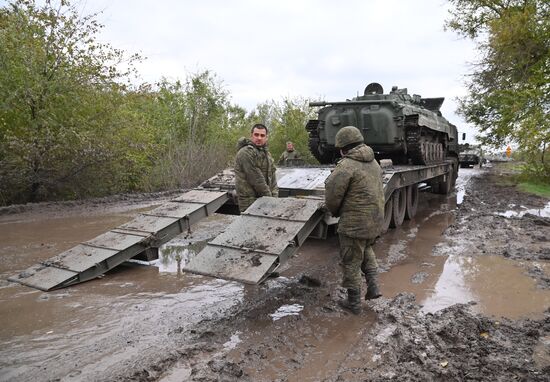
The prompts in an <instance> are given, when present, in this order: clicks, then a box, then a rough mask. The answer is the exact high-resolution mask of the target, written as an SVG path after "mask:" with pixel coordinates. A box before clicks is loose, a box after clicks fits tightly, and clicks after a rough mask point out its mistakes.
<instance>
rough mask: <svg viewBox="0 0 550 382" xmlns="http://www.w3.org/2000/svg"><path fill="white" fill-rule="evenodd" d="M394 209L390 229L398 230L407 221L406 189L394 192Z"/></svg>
mask: <svg viewBox="0 0 550 382" xmlns="http://www.w3.org/2000/svg"><path fill="white" fill-rule="evenodd" d="M392 199H393V206H392V207H393V208H392V214H391V221H390V227H392V228H396V227H399V226H400V225H401V224H403V220H404V219H405V210H406V209H407V193H406V192H405V189H404V188H399V189H397V190H395V191H394V192H393V195H392Z"/></svg>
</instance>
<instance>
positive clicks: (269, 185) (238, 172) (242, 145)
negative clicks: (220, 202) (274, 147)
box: [235, 138, 279, 212]
mask: <svg viewBox="0 0 550 382" xmlns="http://www.w3.org/2000/svg"><path fill="white" fill-rule="evenodd" d="M237 147H238V149H239V151H238V152H237V157H236V158H235V187H236V189H237V198H238V201H239V209H240V210H241V212H242V211H244V210H246V209H247V208H248V207H249V206H250V205H251V204H252V203H254V201H255V200H256V199H258V198H259V197H261V196H275V197H276V196H277V195H278V194H279V189H278V188H277V178H276V176H275V164H274V163H273V158H272V157H271V154H270V153H269V150H268V149H267V147H266V146H262V147H258V146H255V145H254V144H253V143H252V141H250V140H249V139H246V138H241V139H239V142H238V144H237Z"/></svg>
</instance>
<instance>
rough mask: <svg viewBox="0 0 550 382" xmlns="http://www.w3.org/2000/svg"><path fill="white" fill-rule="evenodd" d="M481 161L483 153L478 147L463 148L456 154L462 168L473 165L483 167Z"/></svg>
mask: <svg viewBox="0 0 550 382" xmlns="http://www.w3.org/2000/svg"><path fill="white" fill-rule="evenodd" d="M483 162H484V158H483V154H482V153H481V149H478V148H475V149H469V150H465V151H462V152H460V154H458V163H459V164H460V167H462V168H464V167H473V166H475V165H479V167H483Z"/></svg>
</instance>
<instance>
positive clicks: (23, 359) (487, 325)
mask: <svg viewBox="0 0 550 382" xmlns="http://www.w3.org/2000/svg"><path fill="white" fill-rule="evenodd" d="M484 171H486V170H485V169H484V170H479V169H470V170H468V169H466V170H464V171H463V170H462V169H461V171H460V177H459V179H458V183H457V185H458V187H459V192H460V190H462V191H463V194H462V196H461V197H462V200H460V198H459V196H460V195H459V194H458V193H457V194H454V195H452V196H451V197H448V198H447V197H442V196H437V195H433V194H429V193H422V194H421V206H419V212H418V215H417V216H416V217H415V219H414V220H412V221H409V222H406V223H405V224H404V225H403V226H402V227H400V228H399V229H396V230H393V231H391V232H389V233H388V234H386V235H385V236H384V237H383V238H381V239H380V240H379V241H378V242H377V243H376V245H375V252H376V253H377V256H378V259H379V263H380V269H381V271H382V273H381V274H380V281H381V285H382V290H383V293H384V297H382V298H381V299H378V300H376V301H371V302H368V303H364V304H363V307H364V313H363V314H362V315H360V316H354V315H351V314H348V313H346V312H344V311H343V310H342V309H341V308H340V307H339V306H338V301H339V300H340V299H342V298H343V297H344V296H345V294H344V291H343V290H342V289H341V288H340V287H339V284H340V269H339V264H338V262H339V259H338V241H337V237H336V236H331V237H329V238H328V239H327V240H313V239H311V240H308V241H307V242H306V243H305V245H304V246H303V247H302V248H301V249H300V252H299V255H298V256H296V257H295V258H293V259H291V260H290V261H289V262H287V263H286V264H285V265H284V266H282V267H281V269H279V270H280V273H281V277H279V278H275V279H268V280H267V281H266V282H265V283H264V284H263V285H260V286H244V285H242V284H238V283H233V282H226V281H220V280H215V279H211V278H206V277H202V276H197V275H191V274H187V273H181V272H179V271H178V270H180V269H181V267H182V266H183V265H184V263H185V261H187V259H188V258H190V257H192V256H193V255H194V254H196V252H198V251H199V250H200V248H201V246H203V245H204V243H205V242H206V241H207V240H209V236H210V235H212V233H213V231H216V230H218V232H219V231H221V230H222V229H223V227H225V226H226V225H227V224H228V222H229V220H228V221H227V222H224V221H222V220H223V219H226V217H221V216H218V217H214V218H212V220H209V221H206V222H205V223H204V224H205V227H204V231H201V229H197V228H194V230H193V232H192V234H191V235H181V236H179V237H178V238H176V239H175V240H174V241H172V242H169V243H167V244H166V245H165V246H164V247H163V248H162V249H161V252H160V259H159V260H158V261H157V262H155V263H152V264H153V265H155V266H143V265H140V264H126V265H124V266H122V267H118V268H117V269H115V270H114V271H113V272H110V273H108V274H107V275H106V276H105V277H103V278H102V279H99V280H94V281H92V282H88V283H85V284H81V285H77V286H75V287H71V288H68V289H66V290H62V291H57V292H51V293H42V292H37V291H33V290H30V289H29V288H26V287H22V286H19V285H13V284H10V285H9V286H5V287H4V288H2V289H0V317H2V319H1V321H2V324H3V325H2V326H3V328H1V329H0V341H1V343H2V347H1V348H0V370H2V371H1V373H0V380H6V381H7V380H23V381H25V380H28V381H33V380H41V379H46V380H54V379H62V380H69V381H70V380H84V381H87V380H99V381H111V380H119V381H136V380H137V381H154V380H161V381H164V382H171V381H181V380H190V381H218V380H224V381H274V380H279V381H318V380H328V381H337V380H368V381H385V380H390V379H395V380H411V381H425V380H469V379H470V380H472V379H473V380H495V379H496V380H514V379H520V380H521V379H523V380H535V381H538V380H540V381H543V380H548V379H547V378H546V377H547V375H549V372H550V369H548V368H549V367H550V366H549V365H550V349H549V346H550V341H548V338H550V328H549V327H548V326H549V324H550V316H549V313H550V312H546V313H543V312H544V311H545V310H546V309H547V308H548V297H547V294H546V291H547V290H548V289H549V286H550V282H549V283H546V281H545V280H549V281H550V278H549V277H548V261H547V260H545V256H546V253H547V252H546V251H547V250H548V241H545V239H546V238H547V237H550V234H548V226H546V225H544V224H545V223H544V222H545V220H540V219H545V218H544V217H540V216H536V217H532V215H531V214H524V215H523V216H522V217H517V216H516V217H514V216H512V217H510V218H507V217H504V216H499V215H496V214H495V213H494V212H505V211H507V210H510V209H511V208H510V207H509V205H511V204H513V205H514V206H525V207H526V209H540V208H544V206H545V205H546V203H547V201H541V200H540V199H530V198H525V197H524V196H523V195H519V194H515V193H513V192H511V190H510V189H502V190H500V189H496V188H495V186H494V185H493V184H492V183H491V182H490V181H489V177H486V176H483V177H481V178H480V177H478V176H477V175H476V174H485V172H484ZM460 187H463V188H460ZM513 209H514V210H515V209H516V207H514V208H513ZM518 209H519V208H518ZM218 219H219V220H218ZM227 219H231V218H227ZM201 224H202V223H201ZM216 227H217V228H216ZM201 232H202V233H201ZM85 239H87V238H85ZM80 240H82V239H78V240H75V241H80ZM36 242H37V241H33V238H32V235H29V236H28V237H27V238H23V239H22V240H21V241H20V242H19V244H17V243H15V244H12V246H13V247H14V248H15V249H16V250H17V248H18V246H20V245H36ZM44 244H45V245H48V244H55V241H47V240H45V239H44ZM71 245H72V243H71ZM4 253H5V252H4V250H2V252H0V254H2V255H4ZM19 253H21V256H22V257H24V256H25V253H27V251H26V250H21V251H20V252H19ZM33 256H35V255H31V257H33ZM549 259H550V257H549ZM22 268H24V267H23V266H22V267H21V269H22ZM0 272H6V271H5V270H4V269H0ZM512 279H513V281H514V282H513V283H511V282H509V283H508V284H510V285H507V283H506V281H510V280H512ZM499 281H500V284H499V283H498V282H499ZM497 289H498V290H497ZM518 291H519V293H517V292H518ZM404 292H411V293H405V294H404ZM512 292H513V293H516V295H515V296H512V297H511V298H510V293H512ZM499 293H500V294H499ZM529 296H531V297H533V300H529V299H528V298H527V297H529ZM507 298H508V300H507ZM524 300H525V301H524ZM470 301H473V302H474V303H470ZM498 301H501V302H502V303H501V302H498ZM507 301H508V302H510V301H513V305H514V306H515V307H514V309H511V308H510V306H506V302H507ZM456 303H462V304H458V305H457V304H456ZM522 304H523V305H522ZM537 304H538V307H537ZM508 305H512V304H510V303H508ZM533 307H535V308H533ZM493 315H494V316H495V317H499V318H491V316H493ZM500 316H505V317H504V318H500ZM541 316H543V317H544V318H540V317H541ZM506 317H511V318H514V320H511V319H509V318H506ZM515 317H521V318H520V319H515ZM525 317H528V318H525ZM545 320H546V321H545ZM17 321H21V325H20V326H18V324H17ZM545 368H546V369H545Z"/></svg>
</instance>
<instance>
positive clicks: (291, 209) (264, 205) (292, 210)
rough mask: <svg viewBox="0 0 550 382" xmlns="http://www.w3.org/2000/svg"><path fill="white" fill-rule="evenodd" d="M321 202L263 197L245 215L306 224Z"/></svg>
mask: <svg viewBox="0 0 550 382" xmlns="http://www.w3.org/2000/svg"><path fill="white" fill-rule="evenodd" d="M322 204H323V202H322V201H321V200H314V199H296V198H273V197H263V198H260V199H258V200H257V201H256V202H254V203H253V204H252V205H251V206H250V207H248V209H247V210H246V212H245V214H246V215H253V216H260V217H264V216H265V217H272V218H277V219H282V220H292V221H299V222H303V223H305V222H307V221H308V220H309V218H311V215H313V214H314V213H315V211H317V210H318V209H319V207H321V205H322Z"/></svg>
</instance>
